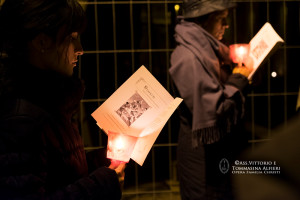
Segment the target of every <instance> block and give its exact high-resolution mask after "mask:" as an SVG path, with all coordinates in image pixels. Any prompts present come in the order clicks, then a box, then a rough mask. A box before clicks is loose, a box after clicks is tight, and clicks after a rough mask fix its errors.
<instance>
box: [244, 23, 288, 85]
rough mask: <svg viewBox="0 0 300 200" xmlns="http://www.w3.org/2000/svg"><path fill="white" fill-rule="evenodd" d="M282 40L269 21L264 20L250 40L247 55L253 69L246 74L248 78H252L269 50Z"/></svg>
mask: <svg viewBox="0 0 300 200" xmlns="http://www.w3.org/2000/svg"><path fill="white" fill-rule="evenodd" d="M283 42H284V41H283V39H282V38H281V37H280V36H279V35H278V34H277V33H276V31H275V30H274V29H273V27H272V26H271V24H270V23H269V22H266V23H265V24H264V25H263V27H262V28H261V29H260V30H259V31H258V32H257V34H256V35H255V36H254V37H253V38H252V40H251V41H250V55H249V56H250V57H251V58H252V59H253V71H252V72H251V74H250V75H249V76H248V79H249V80H250V79H252V76H253V74H254V73H255V72H256V70H257V69H258V67H259V66H260V65H261V63H262V62H263V61H264V60H265V58H266V57H267V56H268V55H269V53H270V52H271V50H272V49H273V48H274V47H275V46H276V45H277V44H280V43H283ZM274 50H275V48H274Z"/></svg>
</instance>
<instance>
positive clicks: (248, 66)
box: [232, 57, 253, 77]
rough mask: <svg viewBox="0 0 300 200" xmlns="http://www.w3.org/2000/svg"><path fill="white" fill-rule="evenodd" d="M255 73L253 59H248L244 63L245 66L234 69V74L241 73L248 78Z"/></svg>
mask: <svg viewBox="0 0 300 200" xmlns="http://www.w3.org/2000/svg"><path fill="white" fill-rule="evenodd" d="M252 71H253V59H252V58H251V57H248V58H247V60H246V61H245V62H244V63H243V66H236V67H235V68H233V71H232V73H233V74H235V73H239V74H242V75H244V76H246V77H248V76H249V75H250V73H251V72H252Z"/></svg>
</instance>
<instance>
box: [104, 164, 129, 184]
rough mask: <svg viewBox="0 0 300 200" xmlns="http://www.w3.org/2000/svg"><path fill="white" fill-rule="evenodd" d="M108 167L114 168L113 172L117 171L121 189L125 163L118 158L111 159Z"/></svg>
mask: <svg viewBox="0 0 300 200" xmlns="http://www.w3.org/2000/svg"><path fill="white" fill-rule="evenodd" d="M108 168H110V169H113V170H115V172H116V173H117V175H118V177H119V183H120V187H121V190H122V189H123V185H124V178H125V168H126V163H125V162H122V161H118V160H111V163H110V165H109V167H108Z"/></svg>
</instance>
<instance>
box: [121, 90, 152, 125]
mask: <svg viewBox="0 0 300 200" xmlns="http://www.w3.org/2000/svg"><path fill="white" fill-rule="evenodd" d="M149 108H151V107H150V106H149V105H148V103H147V102H146V101H145V100H144V99H143V98H142V97H141V96H140V95H139V94H138V93H137V92H136V93H134V94H133V95H132V96H131V97H130V98H129V99H128V100H127V101H126V102H125V103H124V104H123V105H122V106H121V107H120V108H119V109H118V110H117V111H116V113H117V114H118V115H119V116H120V117H121V118H122V120H123V121H124V122H125V123H126V124H127V125H128V126H130V125H131V124H132V123H134V122H135V121H136V120H137V119H138V118H139V117H140V116H142V115H143V113H145V112H146V111H147V110H148V109H149Z"/></svg>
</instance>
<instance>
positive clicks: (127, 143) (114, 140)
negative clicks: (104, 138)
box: [107, 131, 137, 162]
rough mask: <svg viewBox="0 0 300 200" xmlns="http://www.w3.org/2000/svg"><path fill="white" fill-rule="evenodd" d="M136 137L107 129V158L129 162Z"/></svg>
mask: <svg viewBox="0 0 300 200" xmlns="http://www.w3.org/2000/svg"><path fill="white" fill-rule="evenodd" d="M136 141H137V138H136V137H133V136H129V135H125V134H122V133H115V132H111V131H108V142H107V158H109V159H113V160H118V161H123V162H129V159H130V157H131V153H132V150H133V148H134V145H135V143H136Z"/></svg>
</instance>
